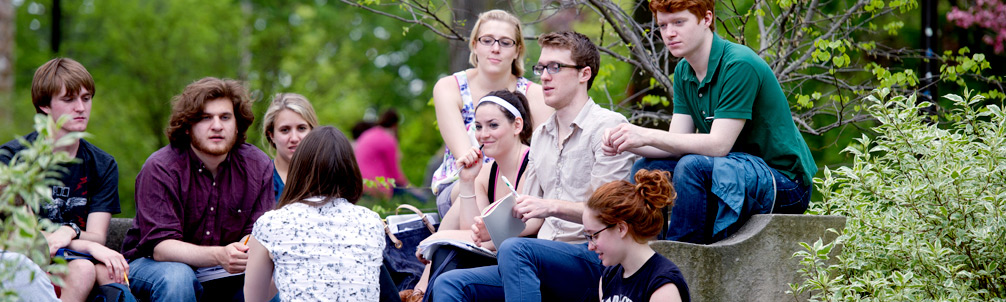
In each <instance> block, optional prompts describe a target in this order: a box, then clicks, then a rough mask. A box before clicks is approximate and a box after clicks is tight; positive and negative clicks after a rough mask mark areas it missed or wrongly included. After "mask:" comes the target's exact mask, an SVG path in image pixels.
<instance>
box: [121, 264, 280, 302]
mask: <svg viewBox="0 0 1006 302" xmlns="http://www.w3.org/2000/svg"><path fill="white" fill-rule="evenodd" d="M244 280H245V275H244V274H241V275H236V276H231V277H224V278H220V279H215V280H210V281H206V282H205V283H199V281H198V280H197V279H196V272H195V270H193V269H192V267H191V266H189V265H188V264H185V263H181V262H167V261H164V262H161V261H157V260H154V259H151V258H148V257H144V258H139V259H136V260H133V261H131V262H129V290H130V291H131V292H133V295H134V296H136V299H137V300H140V301H244ZM272 301H279V295H276V296H275V297H273V299H272Z"/></svg>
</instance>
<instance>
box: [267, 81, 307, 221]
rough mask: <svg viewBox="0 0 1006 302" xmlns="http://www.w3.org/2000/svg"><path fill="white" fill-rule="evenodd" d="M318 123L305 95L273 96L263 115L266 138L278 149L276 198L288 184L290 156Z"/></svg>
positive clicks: (274, 148)
mask: <svg viewBox="0 0 1006 302" xmlns="http://www.w3.org/2000/svg"><path fill="white" fill-rule="evenodd" d="M317 126H318V115H317V114H315V113H314V107H313V106H311V102H309V101H308V100H307V98H306V97H304V96H303V95H299V94H296V93H279V94H276V97H275V98H273V99H272V104H270V105H269V109H266V111H265V116H264V117H263V118H262V132H263V133H265V135H264V136H262V138H263V139H264V140H266V141H265V144H264V145H266V146H267V147H268V149H272V150H273V151H275V153H274V154H273V158H274V159H273V161H272V162H273V165H274V166H275V167H276V168H275V169H274V170H273V173H272V188H273V191H275V192H276V201H277V202H279V197H280V194H281V193H283V187H284V185H285V184H286V179H287V174H288V172H289V171H290V159H291V158H292V157H293V152H294V151H296V150H297V146H298V145H300V142H301V140H303V139H304V137H305V136H307V133H308V132H311V129H314V127H317Z"/></svg>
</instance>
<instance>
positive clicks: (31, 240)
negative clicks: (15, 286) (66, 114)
mask: <svg viewBox="0 0 1006 302" xmlns="http://www.w3.org/2000/svg"><path fill="white" fill-rule="evenodd" d="M64 120H65V119H64ZM59 124H62V121H61V122H60V123H59ZM56 129H59V126H57V123H54V122H52V119H50V118H49V117H48V116H45V115H41V114H39V115H36V116H35V131H38V133H39V139H36V140H35V141H34V142H30V143H29V142H27V141H25V140H24V139H21V138H20V137H19V140H20V141H21V143H22V144H24V145H25V146H27V148H26V149H24V150H22V151H21V152H18V153H17V154H16V155H15V157H14V159H12V160H11V161H10V163H9V164H7V165H0V218H3V225H2V226H0V227H2V228H0V250H4V251H12V252H17V253H21V254H24V255H26V256H28V258H29V259H31V260H32V261H33V262H35V263H36V264H38V266H39V267H42V269H43V270H46V271H48V272H51V273H62V272H66V262H65V261H62V259H59V260H57V262H55V263H52V264H50V263H49V247H48V244H47V243H46V241H45V237H43V236H42V234H41V233H40V232H39V230H48V231H50V232H51V231H54V230H55V229H56V228H57V227H58V226H57V225H55V224H53V223H52V222H50V221H49V220H48V219H42V220H38V219H37V218H36V217H35V215H34V214H33V213H36V212H38V210H39V208H40V207H41V206H42V205H43V204H45V203H49V202H52V189H51V187H52V186H54V185H60V184H61V182H60V180H59V179H60V172H61V171H63V170H65V169H64V168H62V167H61V166H60V164H65V163H70V162H72V161H73V160H74V159H73V158H71V157H70V155H69V154H67V153H66V152H53V151H54V150H55V149H56V148H58V147H60V146H66V145H69V144H72V143H73V141H74V140H77V139H80V138H81V137H83V136H84V134H83V133H71V134H67V135H64V136H63V137H61V138H60V139H59V140H58V141H53V138H54V135H55V134H56ZM0 152H2V151H0ZM4 267H6V268H10V267H16V266H15V265H9V264H5V265H4ZM16 272H17V268H15V269H13V270H9V269H5V270H4V271H3V272H0V281H7V280H11V278H13V277H14V274H15V273H16ZM53 281H54V282H56V284H62V280H60V279H59V278H58V276H57V275H53ZM14 295H15V293H14V292H13V291H12V290H11V289H0V301H16V300H17V297H16V296H14Z"/></svg>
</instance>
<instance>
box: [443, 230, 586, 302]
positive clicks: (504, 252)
mask: <svg viewBox="0 0 1006 302" xmlns="http://www.w3.org/2000/svg"><path fill="white" fill-rule="evenodd" d="M497 259H499V263H500V265H493V266H484V267H478V268H471V269H456V270H452V271H449V272H447V273H444V274H443V275H440V277H438V278H437V280H436V281H435V283H434V284H433V286H432V287H431V288H430V291H431V292H432V294H433V296H434V297H435V298H434V299H435V300H436V301H438V302H439V301H597V284H598V280H600V278H601V270H602V269H603V268H604V267H603V266H602V265H601V260H600V259H599V258H598V257H597V254H596V253H594V252H592V251H590V250H588V249H587V244H586V243H583V244H569V243H564V242H556V241H550V240H542V239H531V238H511V239H507V240H506V241H504V242H503V244H501V245H500V249H499V253H498V254H497Z"/></svg>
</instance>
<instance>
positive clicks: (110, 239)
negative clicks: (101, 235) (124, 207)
mask: <svg viewBox="0 0 1006 302" xmlns="http://www.w3.org/2000/svg"><path fill="white" fill-rule="evenodd" d="M131 227H133V219H132V218H112V221H111V222H109V223H108V234H106V235H105V247H108V248H110V249H112V250H115V251H119V252H122V251H120V250H119V249H120V248H122V240H123V239H126V231H128V230H129V228H131Z"/></svg>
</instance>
